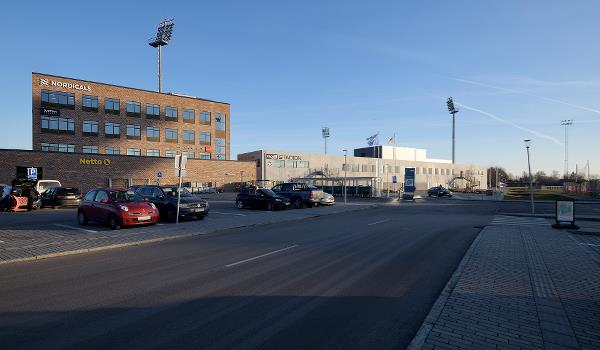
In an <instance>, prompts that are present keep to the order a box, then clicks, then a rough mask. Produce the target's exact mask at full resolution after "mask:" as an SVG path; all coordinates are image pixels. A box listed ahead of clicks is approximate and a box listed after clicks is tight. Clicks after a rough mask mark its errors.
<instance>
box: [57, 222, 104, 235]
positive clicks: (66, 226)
mask: <svg viewBox="0 0 600 350" xmlns="http://www.w3.org/2000/svg"><path fill="white" fill-rule="evenodd" d="M52 225H54V226H58V227H65V228H70V229H73V230H80V231H84V232H87V233H98V231H94V230H87V229H85V228H81V227H77V226H72V225H63V224H52Z"/></svg>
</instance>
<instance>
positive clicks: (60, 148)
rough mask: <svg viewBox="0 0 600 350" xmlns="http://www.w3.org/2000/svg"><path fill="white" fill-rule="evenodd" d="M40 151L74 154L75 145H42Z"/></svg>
mask: <svg viewBox="0 0 600 350" xmlns="http://www.w3.org/2000/svg"><path fill="white" fill-rule="evenodd" d="M41 146H42V151H44V152H64V153H74V152H75V145H69V144H64V143H42V144H41Z"/></svg>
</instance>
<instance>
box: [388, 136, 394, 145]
mask: <svg viewBox="0 0 600 350" xmlns="http://www.w3.org/2000/svg"><path fill="white" fill-rule="evenodd" d="M395 144H396V134H394V136H392V137H390V139H389V140H388V145H395Z"/></svg>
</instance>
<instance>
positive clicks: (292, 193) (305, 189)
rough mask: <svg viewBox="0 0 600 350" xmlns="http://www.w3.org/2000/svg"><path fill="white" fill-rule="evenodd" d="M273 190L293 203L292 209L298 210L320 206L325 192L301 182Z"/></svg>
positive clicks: (280, 185)
mask: <svg viewBox="0 0 600 350" xmlns="http://www.w3.org/2000/svg"><path fill="white" fill-rule="evenodd" d="M272 190H273V192H275V193H276V194H278V195H280V196H282V197H286V198H288V199H289V200H290V202H291V203H292V207H294V208H296V209H300V208H302V207H304V206H307V207H309V208H310V207H313V206H316V205H319V203H320V201H321V198H323V191H321V190H320V189H318V188H316V187H314V186H309V185H307V184H305V183H299V182H288V183H283V184H279V185H275V186H273V188H272Z"/></svg>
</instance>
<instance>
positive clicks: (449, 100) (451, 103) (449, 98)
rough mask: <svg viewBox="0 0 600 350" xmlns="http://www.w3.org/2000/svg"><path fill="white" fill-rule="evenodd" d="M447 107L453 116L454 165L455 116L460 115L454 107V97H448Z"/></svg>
mask: <svg viewBox="0 0 600 350" xmlns="http://www.w3.org/2000/svg"><path fill="white" fill-rule="evenodd" d="M446 105H447V106H448V112H449V113H450V114H452V164H454V162H455V160H456V158H455V154H456V153H455V141H456V136H455V135H456V134H455V132H454V130H455V125H456V123H455V118H454V115H455V114H456V113H458V109H456V108H455V107H454V101H453V100H452V96H450V97H448V100H446Z"/></svg>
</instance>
